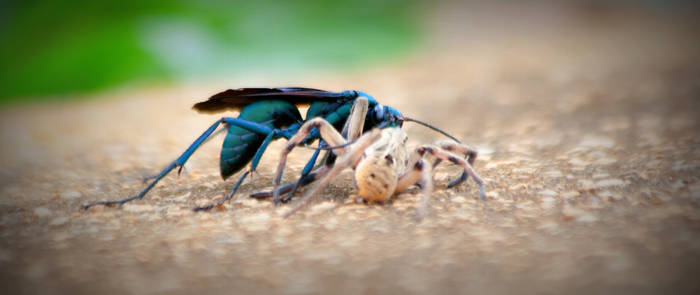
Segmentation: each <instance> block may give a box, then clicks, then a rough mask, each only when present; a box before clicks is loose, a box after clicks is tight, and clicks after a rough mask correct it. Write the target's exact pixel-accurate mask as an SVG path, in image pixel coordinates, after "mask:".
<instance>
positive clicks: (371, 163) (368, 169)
mask: <svg viewBox="0 0 700 295" xmlns="http://www.w3.org/2000/svg"><path fill="white" fill-rule="evenodd" d="M397 179H398V175H396V170H395V169H394V168H393V167H392V166H390V165H387V164H386V161H385V160H383V159H365V160H363V161H361V162H360V164H358V165H357V168H355V184H357V189H358V193H359V194H360V196H362V197H363V198H365V199H366V200H367V201H370V202H384V201H386V200H388V199H389V198H390V197H391V195H393V194H394V190H395V189H396V184H397Z"/></svg>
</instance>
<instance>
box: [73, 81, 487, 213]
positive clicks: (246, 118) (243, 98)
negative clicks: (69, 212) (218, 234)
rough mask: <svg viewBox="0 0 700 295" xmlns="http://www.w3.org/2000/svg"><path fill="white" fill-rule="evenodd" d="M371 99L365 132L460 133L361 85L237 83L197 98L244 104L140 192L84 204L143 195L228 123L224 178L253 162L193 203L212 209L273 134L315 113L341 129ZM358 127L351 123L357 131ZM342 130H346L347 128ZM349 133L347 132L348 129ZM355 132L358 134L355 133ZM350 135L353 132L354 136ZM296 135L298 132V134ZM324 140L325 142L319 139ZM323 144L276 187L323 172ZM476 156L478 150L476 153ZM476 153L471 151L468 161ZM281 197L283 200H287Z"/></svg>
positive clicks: (290, 130) (218, 108)
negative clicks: (415, 129)
mask: <svg viewBox="0 0 700 295" xmlns="http://www.w3.org/2000/svg"><path fill="white" fill-rule="evenodd" d="M360 97H362V98H365V99H366V100H367V102H368V103H367V111H366V115H365V116H364V120H361V119H360V120H361V121H364V122H363V128H361V129H362V130H359V131H362V132H366V131H369V130H370V129H372V128H375V127H376V128H391V127H401V126H402V124H403V122H404V121H410V122H416V123H418V124H421V125H424V126H426V127H428V128H431V129H433V130H435V131H437V132H439V133H442V134H443V135H445V136H447V137H449V138H451V139H453V140H454V141H456V142H459V140H458V139H456V138H455V137H453V136H451V135H449V134H448V133H446V132H444V131H442V130H440V129H438V128H436V127H434V126H432V125H430V124H427V123H425V122H421V121H419V120H416V119H412V118H408V117H405V116H402V115H401V113H400V112H399V111H398V110H396V109H394V108H392V107H389V106H385V105H382V104H380V103H379V102H377V101H376V100H375V99H374V98H372V96H370V95H369V94H367V93H364V92H362V91H356V90H346V91H342V92H331V91H324V90H318V89H312V88H301V87H290V88H239V89H229V90H225V91H222V92H220V93H217V94H215V95H213V96H211V97H210V98H209V99H207V100H206V101H203V102H199V103H197V104H195V105H194V106H193V108H194V109H195V110H197V111H199V112H203V113H218V112H223V111H227V110H240V113H239V115H238V117H237V118H232V117H222V118H221V119H219V120H217V121H216V122H214V123H213V124H212V125H211V126H210V127H209V128H207V129H206V130H205V131H204V133H202V135H200V136H199V137H198V138H197V139H196V140H195V141H194V142H193V143H192V144H191V145H190V146H189V147H188V148H187V149H186V150H185V151H184V152H183V153H182V154H181V155H180V156H179V157H178V158H177V159H175V160H174V161H172V162H171V163H170V164H168V165H167V166H166V167H165V168H164V169H163V170H162V171H161V172H160V173H158V174H157V175H155V176H154V177H152V180H151V182H150V183H149V184H148V185H147V186H146V187H145V188H144V189H143V190H142V191H141V192H140V193H138V194H137V195H134V196H132V197H128V198H124V199H120V200H109V201H99V202H93V203H89V204H86V205H83V206H81V208H83V209H88V208H90V207H92V206H95V205H105V206H114V205H122V204H124V203H127V202H130V201H133V200H138V199H142V198H143V197H144V196H145V195H146V194H147V193H148V192H149V191H150V190H151V189H152V188H153V187H154V186H155V185H156V184H157V183H158V182H159V181H160V180H161V179H162V178H163V177H165V176H166V175H168V174H169V173H170V172H171V171H172V170H174V169H175V168H178V173H179V172H180V171H181V170H182V167H183V165H185V163H186V162H187V160H188V159H189V158H190V156H192V154H193V153H194V152H195V151H196V150H197V148H199V147H200V146H201V145H202V144H204V143H205V142H206V141H207V140H208V139H209V138H210V136H212V135H213V134H214V133H215V131H216V130H217V128H219V126H220V125H222V124H223V125H225V127H224V128H226V129H228V131H227V134H226V137H225V139H224V142H223V146H222V148H221V157H220V163H219V166H220V172H221V176H222V178H223V179H226V178H228V177H230V176H231V175H233V174H235V173H236V172H238V171H240V170H241V169H242V168H243V167H245V166H246V165H248V164H250V168H249V169H248V170H247V171H245V172H244V173H243V174H242V175H241V177H240V178H239V179H238V181H237V182H236V183H235V185H234V186H233V188H232V189H231V190H230V191H229V193H228V194H227V195H226V196H225V197H224V198H223V199H222V200H220V201H219V202H218V203H216V204H212V205H209V206H204V207H197V208H194V210H195V211H199V210H209V209H212V208H214V207H217V206H220V205H222V204H224V203H225V202H227V201H228V200H230V199H231V198H232V197H233V196H234V195H235V193H236V191H237V190H238V188H239V187H240V185H241V184H242V183H243V181H244V180H245V179H246V177H247V176H248V175H249V174H251V173H253V172H254V171H255V170H256V169H257V166H258V164H259V162H260V159H261V157H262V155H263V153H264V152H265V150H266V149H267V147H268V145H269V144H270V142H272V141H273V140H275V139H279V138H285V139H290V138H292V137H294V136H295V135H296V134H298V133H299V131H300V130H301V127H302V125H303V124H305V123H306V122H310V121H312V119H313V118H322V119H323V120H324V121H325V122H327V123H328V124H329V125H330V126H332V128H333V129H334V130H335V131H336V132H337V131H339V130H340V131H343V130H344V129H345V130H346V132H347V130H348V128H344V127H345V126H346V125H347V121H348V117H349V116H350V112H351V109H352V106H353V105H354V103H355V101H356V100H357V99H358V98H360ZM300 106H308V110H307V113H306V119H302V117H301V114H300V112H299V107H300ZM357 131H358V130H355V129H353V132H357ZM346 132H343V133H346ZM303 134H305V135H304V136H305V137H304V138H302V139H301V140H295V143H296V144H300V143H301V144H309V143H311V142H313V141H315V140H316V139H319V137H320V134H319V131H317V130H314V131H311V132H308V133H307V132H304V133H303ZM346 134H347V133H346ZM353 136H354V135H353ZM353 136H351V137H353ZM297 138H298V137H297ZM319 145H320V146H322V147H323V146H327V145H326V143H325V142H324V141H323V140H321V141H320V143H319ZM320 150H321V149H317V151H316V152H315V153H314V154H313V156H312V157H311V158H310V159H309V161H308V162H307V164H306V165H305V167H304V169H303V170H302V174H301V177H300V178H299V180H298V181H296V182H294V183H290V184H289V185H286V186H285V187H283V188H281V189H280V190H275V193H280V192H284V193H286V192H289V193H290V197H289V198H291V196H292V195H293V194H294V192H295V191H296V189H297V188H298V187H299V186H303V185H306V184H308V183H310V182H312V181H314V180H315V178H317V176H319V173H318V172H317V173H311V172H312V170H313V168H314V167H315V165H316V161H317V160H318V156H319V152H320ZM328 154H329V156H328V157H326V158H325V161H326V162H325V163H326V166H327V165H330V164H332V163H333V161H334V160H335V157H334V154H332V153H328ZM473 156H476V153H474V154H473ZM473 160H474V158H473V157H471V156H470V158H469V161H470V162H473ZM466 178H467V177H466V171H465V173H463V174H462V176H461V177H460V178H458V179H455V180H454V181H453V182H452V183H450V185H449V187H451V186H454V185H457V184H459V183H461V182H463V181H465V180H466ZM289 198H287V199H283V200H282V201H287V200H289ZM279 201H280V199H279V197H278V196H276V197H275V198H274V202H275V204H277V203H278V202H279Z"/></svg>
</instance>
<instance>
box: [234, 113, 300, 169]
mask: <svg viewBox="0 0 700 295" xmlns="http://www.w3.org/2000/svg"><path fill="white" fill-rule="evenodd" d="M238 119H243V120H246V121H249V122H255V123H260V124H262V125H265V126H267V127H269V128H270V129H283V128H286V127H289V126H290V125H292V124H294V123H297V122H300V121H301V120H302V119H301V114H300V113H299V109H298V108H297V107H296V106H295V105H293V104H291V103H289V102H286V101H282V100H264V101H258V102H254V103H252V104H250V105H248V106H246V107H244V108H243V109H242V110H241V113H240V115H238ZM264 139H265V136H264V135H261V134H258V133H256V132H253V131H250V130H246V129H244V128H241V127H238V126H235V125H229V127H228V133H227V134H226V138H225V139H224V144H223V146H222V148H221V162H220V166H221V177H223V178H224V179H226V178H228V177H229V176H231V175H233V174H234V173H236V172H238V171H240V170H241V168H243V167H244V166H245V165H247V164H248V163H249V162H250V160H251V159H252V158H253V156H254V155H255V152H256V151H257V150H258V148H259V147H260V145H262V143H263V140H264Z"/></svg>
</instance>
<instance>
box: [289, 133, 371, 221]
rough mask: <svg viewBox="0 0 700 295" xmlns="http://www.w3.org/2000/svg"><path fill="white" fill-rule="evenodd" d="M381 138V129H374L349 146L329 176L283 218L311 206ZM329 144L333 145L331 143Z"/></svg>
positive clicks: (329, 172)
mask: <svg viewBox="0 0 700 295" xmlns="http://www.w3.org/2000/svg"><path fill="white" fill-rule="evenodd" d="M336 132H337V131H336ZM380 137H381V130H379V129H372V131H370V132H368V133H366V134H364V135H362V137H360V138H359V139H358V140H357V141H356V142H355V143H354V144H353V145H352V146H349V148H351V149H350V150H349V151H348V152H345V153H344V154H342V155H340V157H339V158H338V160H336V162H335V164H334V165H333V168H331V169H330V171H328V174H327V175H326V176H325V177H324V178H323V179H322V180H321V181H320V182H319V183H318V184H317V185H316V186H315V187H314V188H313V189H311V191H309V192H308V193H307V194H306V196H304V198H303V199H301V201H299V205H297V206H296V207H294V208H293V209H292V210H289V212H287V213H285V214H284V215H283V217H284V218H287V217H289V216H290V215H292V214H294V212H297V211H299V210H300V209H302V208H304V207H306V206H307V205H308V204H309V201H311V199H312V198H313V197H314V196H315V195H316V194H318V193H319V192H320V191H321V190H323V189H324V188H325V187H326V186H328V184H329V183H330V182H331V181H332V180H333V179H335V177H336V176H338V174H339V173H340V172H341V171H343V169H345V168H348V167H352V166H353V165H355V164H356V163H357V162H359V161H360V159H362V155H363V154H364V151H365V150H366V149H367V147H369V146H370V145H372V143H374V142H375V141H377V140H378V139H379V138H380ZM329 144H332V143H330V142H329Z"/></svg>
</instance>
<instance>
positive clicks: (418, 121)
mask: <svg viewBox="0 0 700 295" xmlns="http://www.w3.org/2000/svg"><path fill="white" fill-rule="evenodd" d="M400 120H404V121H409V122H416V123H418V124H421V125H423V126H425V127H428V128H430V129H433V130H434V131H437V132H440V133H442V135H444V136H447V137H449V138H450V139H452V140H454V141H456V142H458V143H462V141H460V140H459V139H457V138H456V137H454V136H452V135H450V134H449V133H447V132H445V131H443V130H442V129H440V128H437V127H435V126H433V125H430V124H428V123H426V122H423V121H420V120H416V119H413V118H409V117H401V118H400Z"/></svg>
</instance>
